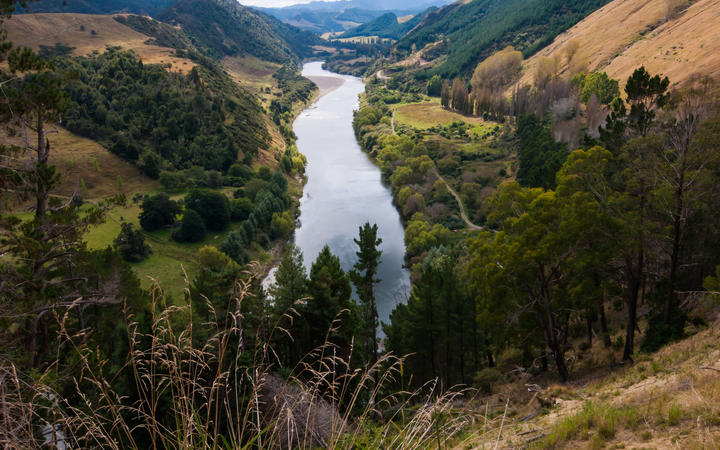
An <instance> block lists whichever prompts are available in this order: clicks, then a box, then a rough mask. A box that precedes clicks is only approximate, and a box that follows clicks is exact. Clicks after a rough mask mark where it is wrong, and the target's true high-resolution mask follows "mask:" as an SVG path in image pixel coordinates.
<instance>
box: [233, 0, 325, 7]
mask: <svg viewBox="0 0 720 450" xmlns="http://www.w3.org/2000/svg"><path fill="white" fill-rule="evenodd" d="M311 1H312V0H240V4H242V5H245V6H264V7H266V8H282V7H283V6H290V5H297V4H299V3H310V2H311ZM322 1H326V2H327V1H336V0H322Z"/></svg>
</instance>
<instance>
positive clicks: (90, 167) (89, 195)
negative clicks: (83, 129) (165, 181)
mask: <svg viewBox="0 0 720 450" xmlns="http://www.w3.org/2000/svg"><path fill="white" fill-rule="evenodd" d="M56 131H57V132H56V133H55V132H53V133H51V134H49V135H48V138H49V139H50V145H51V146H52V151H51V152H50V164H52V165H54V166H56V168H57V171H58V173H59V174H60V175H61V178H60V183H59V184H58V185H57V187H55V189H53V192H52V193H53V194H55V195H59V196H63V197H70V196H72V195H73V194H74V193H78V194H79V195H81V196H82V197H83V198H85V199H93V200H96V199H101V198H107V197H110V196H113V195H116V194H119V193H124V194H126V195H128V196H132V194H134V193H138V192H147V191H151V190H155V189H159V188H160V184H159V183H158V182H157V181H154V180H152V179H150V178H148V177H146V176H145V175H143V174H142V173H140V171H139V170H138V169H137V168H136V167H135V166H133V165H132V164H130V163H128V162H127V161H124V160H123V159H122V158H120V157H118V156H117V155H114V154H112V153H110V152H109V151H108V150H106V149H105V148H104V147H103V146H102V145H100V144H98V143H97V142H95V141H93V140H90V139H86V138H83V137H80V136H77V135H75V134H72V133H70V132H69V131H67V130H65V129H64V128H57V130H56ZM1 137H2V139H3V140H4V141H5V142H7V143H9V144H15V145H20V146H24V137H20V136H16V137H12V138H10V137H8V136H7V134H2V136H1ZM29 139H30V141H31V142H33V140H35V139H37V138H35V136H34V134H33V135H30V136H29ZM83 184H84V185H85V188H82V185H83Z"/></svg>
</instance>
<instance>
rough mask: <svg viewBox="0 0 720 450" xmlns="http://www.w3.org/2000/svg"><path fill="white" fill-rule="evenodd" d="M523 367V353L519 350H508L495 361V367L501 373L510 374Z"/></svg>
mask: <svg viewBox="0 0 720 450" xmlns="http://www.w3.org/2000/svg"><path fill="white" fill-rule="evenodd" d="M522 365H523V352H522V350H520V349H519V348H508V349H505V351H503V352H502V353H501V354H500V356H498V359H497V366H498V369H500V371H502V372H503V373H507V372H510V371H511V370H513V369H516V368H517V367H522Z"/></svg>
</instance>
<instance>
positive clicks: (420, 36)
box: [397, 0, 608, 77]
mask: <svg viewBox="0 0 720 450" xmlns="http://www.w3.org/2000/svg"><path fill="white" fill-rule="evenodd" d="M606 3H608V0H473V1H459V2H456V3H454V4H452V5H449V6H446V7H445V8H442V9H440V10H438V11H436V12H434V13H433V14H430V15H429V16H428V17H427V19H426V20H425V21H424V22H423V23H422V24H420V25H419V26H418V27H417V28H416V29H415V30H413V31H412V32H410V33H409V34H408V35H406V36H405V37H404V38H403V39H401V40H400V42H398V44H397V49H398V51H399V52H400V54H401V55H402V54H404V55H408V54H409V53H410V52H411V51H412V49H413V47H414V48H416V49H422V48H423V47H425V46H426V45H428V44H433V43H437V42H442V43H443V47H444V48H442V49H438V50H441V52H440V54H441V55H442V56H443V57H442V58H441V59H440V60H438V62H437V64H436V65H435V67H433V68H432V69H431V70H430V71H429V72H427V73H426V75H430V74H439V75H442V76H444V77H453V76H458V75H460V74H463V75H467V74H469V73H470V71H471V70H472V69H473V68H474V66H475V64H477V63H478V61H481V60H482V59H484V58H486V57H487V56H489V55H490V54H492V53H493V52H494V51H496V50H499V49H501V48H503V47H505V46H507V45H513V46H514V47H515V48H517V49H518V50H521V51H522V52H523V53H524V54H525V55H526V56H529V55H532V54H534V53H535V52H536V51H537V50H538V49H541V48H543V47H544V46H545V45H547V44H548V43H550V42H552V39H554V38H555V36H557V35H558V34H560V33H561V32H563V31H565V30H567V29H568V28H570V27H572V26H573V25H575V24H576V23H578V22H579V21H580V20H582V19H583V18H585V17H586V16H587V15H588V14H590V13H592V12H593V11H595V10H597V9H598V8H600V7H601V6H603V5H605V4H606Z"/></svg>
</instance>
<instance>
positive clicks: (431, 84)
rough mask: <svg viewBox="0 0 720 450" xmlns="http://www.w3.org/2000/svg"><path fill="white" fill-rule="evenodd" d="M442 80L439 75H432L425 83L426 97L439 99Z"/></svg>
mask: <svg viewBox="0 0 720 450" xmlns="http://www.w3.org/2000/svg"><path fill="white" fill-rule="evenodd" d="M442 86H443V80H442V78H440V76H439V75H433V76H432V77H431V78H430V79H429V80H428V82H427V95H429V96H430V97H440V94H441V93H442Z"/></svg>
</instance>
